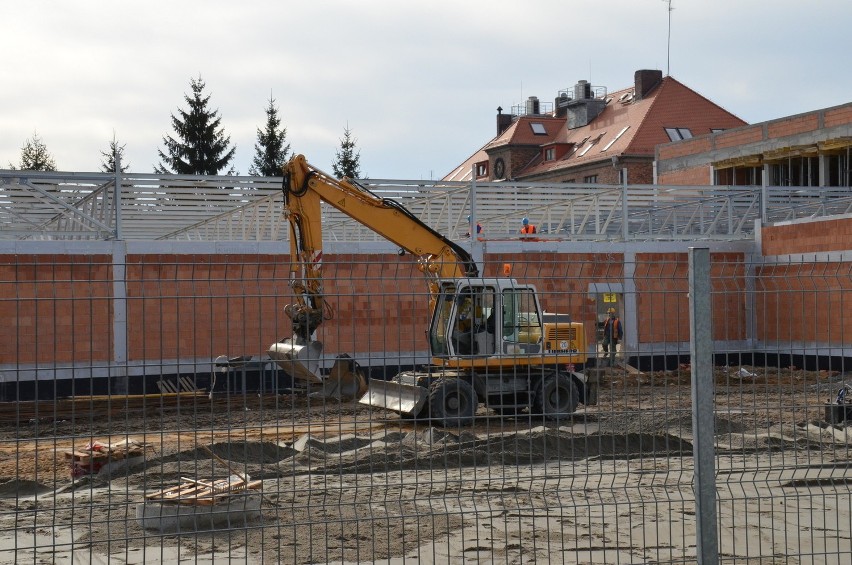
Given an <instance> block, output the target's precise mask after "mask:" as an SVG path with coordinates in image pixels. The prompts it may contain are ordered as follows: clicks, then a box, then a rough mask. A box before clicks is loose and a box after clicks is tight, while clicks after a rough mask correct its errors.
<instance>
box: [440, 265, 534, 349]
mask: <svg viewBox="0 0 852 565" xmlns="http://www.w3.org/2000/svg"><path fill="white" fill-rule="evenodd" d="M542 337H543V327H542V316H541V309H540V307H539V304H538V300H537V298H536V295H535V290H534V289H533V288H532V287H529V286H525V285H519V284H517V283H516V282H515V281H513V280H511V279H458V280H454V281H443V282H442V283H441V286H440V292H439V294H438V297H437V300H436V301H435V310H434V312H433V315H432V321H431V324H430V326H429V344H430V348H431V354H432V357H433V358H438V359H449V358H459V357H462V358H464V357H494V356H503V355H524V354H536V353H541V351H542Z"/></svg>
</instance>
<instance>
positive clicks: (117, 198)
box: [112, 147, 122, 240]
mask: <svg viewBox="0 0 852 565" xmlns="http://www.w3.org/2000/svg"><path fill="white" fill-rule="evenodd" d="M113 164H114V165H115V186H114V187H113V189H114V190H113V195H112V202H113V205H114V206H115V226H114V227H113V234H114V236H115V239H118V240H120V239H122V233H121V153H119V151H118V148H117V147H116V149H115V153H114V155H113Z"/></svg>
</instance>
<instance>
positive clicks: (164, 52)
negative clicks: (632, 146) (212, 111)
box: [0, 0, 852, 179]
mask: <svg viewBox="0 0 852 565" xmlns="http://www.w3.org/2000/svg"><path fill="white" fill-rule="evenodd" d="M672 6H673V7H674V11H673V12H672V32H671V75H672V76H673V77H675V78H676V79H678V80H679V81H681V82H682V83H684V84H686V85H687V86H689V87H690V88H693V89H694V90H696V91H697V92H699V93H700V94H702V95H703V96H705V97H707V98H709V99H710V100H712V101H713V102H716V103H717V104H719V105H721V106H722V107H724V108H725V109H727V110H729V111H731V112H733V113H734V114H736V115H738V116H739V117H741V118H743V119H744V120H746V121H748V122H759V121H764V120H769V119H773V118H778V117H782V116H788V115H792V114H798V113H801V112H806V111H810V110H815V109H817V108H824V107H828V106H834V105H838V104H843V103H846V102H850V101H852V74H850V73H849V71H848V67H849V65H848V64H847V63H848V60H849V57H850V55H849V54H850V53H852V34H850V33H849V31H848V27H849V24H850V22H852V2H850V1H849V0H812V1H809V2H802V1H801V0H673V2H672ZM0 7H1V8H2V13H3V18H2V20H3V25H2V28H0V45H2V49H0V79H2V80H0V168H5V167H6V166H8V163H9V162H12V163H17V162H18V160H19V158H20V150H21V146H22V145H23V144H24V142H25V141H26V140H27V139H28V138H30V137H32V135H33V133H34V132H38V134H39V136H40V137H41V138H42V140H43V141H44V142H45V144H46V145H47V147H48V150H49V151H50V152H51V154H52V155H53V157H54V159H55V161H56V163H57V166H58V168H59V169H60V170H65V171H94V170H97V169H98V168H99V165H100V162H101V156H100V151H102V150H105V149H106V148H107V147H108V144H109V140H110V139H111V138H112V135H113V131H115V134H116V137H117V139H118V141H119V142H120V143H122V144H125V145H126V149H125V151H126V155H127V158H128V160H129V161H130V164H131V170H132V171H137V172H145V173H150V172H152V171H153V166H154V165H155V164H157V163H158V162H159V160H158V158H157V149H158V148H160V147H162V137H163V135H166V134H169V135H171V134H172V133H173V132H172V130H171V123H170V115H171V114H172V113H175V112H176V111H177V109H178V108H179V107H180V108H186V103H185V102H184V100H183V96H184V94H185V93H187V92H190V86H189V82H190V78H191V77H197V76H199V75H200V76H201V77H202V78H203V79H204V81H205V82H206V83H207V93H208V94H210V95H211V104H212V106H213V108H217V109H218V110H219V112H220V115H221V118H222V125H223V127H224V128H225V131H226V133H227V134H229V135H230V136H231V142H232V144H234V145H236V148H237V151H236V160H235V162H234V165H235V167H236V168H237V169H238V170H239V172H240V173H241V174H246V173H247V171H248V168H249V164H250V162H251V159H252V157H253V155H254V143H255V140H256V129H257V128H258V127H262V126H263V124H264V121H265V115H264V108H265V106H266V101H267V99H268V98H269V96H270V93H271V94H272V96H273V97H274V98H275V99H276V103H277V106H278V108H279V111H280V116H281V118H282V121H283V125H284V126H286V127H287V138H288V141H289V142H290V144H291V147H292V149H294V150H295V151H296V152H299V153H304V154H305V155H306V157H307V159H308V161H310V162H311V163H312V164H314V165H316V166H318V167H320V168H322V169H325V170H328V171H330V170H331V163H332V161H333V160H334V155H335V151H336V150H337V149H338V147H339V144H340V141H339V140H340V138H341V137H342V135H343V129H344V127H345V126H346V125H347V123H348V125H349V127H350V128H351V129H352V132H353V134H354V136H355V138H356V139H357V146H358V148H359V149H360V151H361V171H362V172H363V173H364V174H366V175H369V176H370V177H371V178H400V179H428V178H440V177H442V176H443V175H444V174H446V173H447V172H449V171H450V170H452V169H453V168H454V167H455V166H456V165H458V164H459V163H461V162H462V161H463V160H464V159H465V158H467V157H468V156H469V155H470V154H471V153H473V152H474V151H475V150H476V149H478V148H479V147H480V146H481V145H482V144H483V143H484V142H485V141H487V140H488V139H490V138H491V137H492V136H493V135H494V133H495V118H494V116H495V115H496V108H497V106H502V107H503V108H505V109H506V111H508V110H509V109H510V108H511V106H512V105H513V104H519V103H521V102H523V100H525V99H526V97H528V96H531V95H534V96H538V97H539V99H541V100H542V101H552V100H553V98H554V97H555V96H556V94H557V91H558V90H560V89H564V88H568V87H571V86H572V85H573V84H574V83H576V82H577V80H579V79H587V80H591V82H592V84H594V85H596V86H597V85H600V86H606V87H607V88H609V89H610V90H616V89H620V88H625V87H628V86H631V85H632V81H633V72H634V71H635V70H637V69H641V68H657V69H661V70H662V71H663V72H664V73H665V72H666V33H667V25H668V12H667V3H666V2H665V0H598V1H583V0H571V1H569V0H525V1H520V0H518V1H514V2H511V1H505V0H452V1H447V0H429V1H418V0H360V1H356V0H348V1H347V0H328V1H324V0H314V1H312V2H287V1H281V0H277V1H253V0H243V1H242V2H234V1H233V0H227V1H221V0H205V1H200V0H181V1H162V0H149V1H147V2H125V1H115V0H114V1H89V2H82V1H78V2H72V1H39V0H32V1H29V2H25V1H23V0H17V1H8V0H0Z"/></svg>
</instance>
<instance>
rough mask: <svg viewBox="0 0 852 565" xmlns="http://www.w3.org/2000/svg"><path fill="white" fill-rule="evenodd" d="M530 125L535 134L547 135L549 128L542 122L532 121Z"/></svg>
mask: <svg viewBox="0 0 852 565" xmlns="http://www.w3.org/2000/svg"><path fill="white" fill-rule="evenodd" d="M530 127H531V128H532V131H533V133H534V134H535V135H547V130H546V129H544V124H543V123H541V122H530Z"/></svg>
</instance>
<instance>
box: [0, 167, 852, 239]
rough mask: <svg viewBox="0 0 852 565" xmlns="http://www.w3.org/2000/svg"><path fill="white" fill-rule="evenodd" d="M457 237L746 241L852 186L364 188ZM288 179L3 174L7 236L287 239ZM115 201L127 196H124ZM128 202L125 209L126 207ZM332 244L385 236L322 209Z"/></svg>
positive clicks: (829, 205)
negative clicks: (470, 218)
mask: <svg viewBox="0 0 852 565" xmlns="http://www.w3.org/2000/svg"><path fill="white" fill-rule="evenodd" d="M361 183H362V184H363V185H364V186H365V187H367V188H368V189H370V190H372V191H373V192H375V193H376V194H377V195H379V196H381V197H383V198H388V199H392V200H395V201H397V202H400V203H402V204H403V205H404V206H405V207H406V208H408V209H409V210H411V211H412V212H413V213H414V214H415V215H417V216H418V217H420V218H421V219H422V220H423V221H425V222H426V223H427V224H429V225H430V226H432V227H433V228H435V229H436V230H438V231H439V232H441V233H445V234H447V235H448V236H449V237H451V238H461V237H463V236H464V234H466V233H467V231H468V222H467V215H468V214H470V210H471V202H470V199H471V195H472V194H475V198H476V206H475V213H476V216H477V221H478V222H479V223H480V224H482V225H483V226H484V232H483V234H482V238H483V239H485V240H500V239H507V238H508V239H512V238H517V234H518V229H519V226H520V219H521V218H522V217H527V218H529V219H530V221H531V222H533V223H534V224H536V225H537V226H538V229H539V237H540V238H542V239H552V240H556V241H649V240H650V241H678V240H684V239H704V240H718V241H724V240H738V239H750V238H752V237H753V235H754V221H755V220H757V219H761V220H762V221H763V222H764V223H767V222H777V221H785V220H792V219H797V218H802V217H814V216H828V215H835V214H846V213H850V211H852V194H850V189H848V188H828V187H822V188H817V187H805V188H798V187H741V186H732V187H722V186H662V185H624V186H618V185H616V186H614V185H597V184H573V183H572V184H543V183H512V182H490V183H473V184H472V183H461V182H438V181H399V180H372V179H368V180H362V181H361ZM280 185H281V179H280V178H275V177H272V178H262V177H245V176H243V177H237V176H208V177H193V176H183V175H170V176H161V175H150V174H147V175H146V174H124V175H112V174H106V173H43V172H31V171H0V239H45V240H53V239H91V240H97V239H128V240H190V241H200V240H203V241H211V240H216V241H279V240H284V239H287V237H289V234H288V230H287V229H286V226H284V225H282V222H283V221H284V220H283V217H282V213H281V212H282V198H281V193H280ZM116 195H119V197H118V198H117V196H116ZM116 202H120V203H121V205H120V206H116ZM323 219H324V237H326V238H327V239H328V240H330V241H341V242H348V241H352V242H357V241H376V240H379V239H380V238H379V236H377V235H376V234H374V233H373V232H372V231H370V230H369V229H368V228H365V227H364V226H361V225H359V224H357V223H355V222H353V221H352V220H351V219H350V218H348V217H347V216H345V215H344V214H342V213H340V212H339V211H337V210H335V209H333V208H331V207H328V206H324V207H323Z"/></svg>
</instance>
